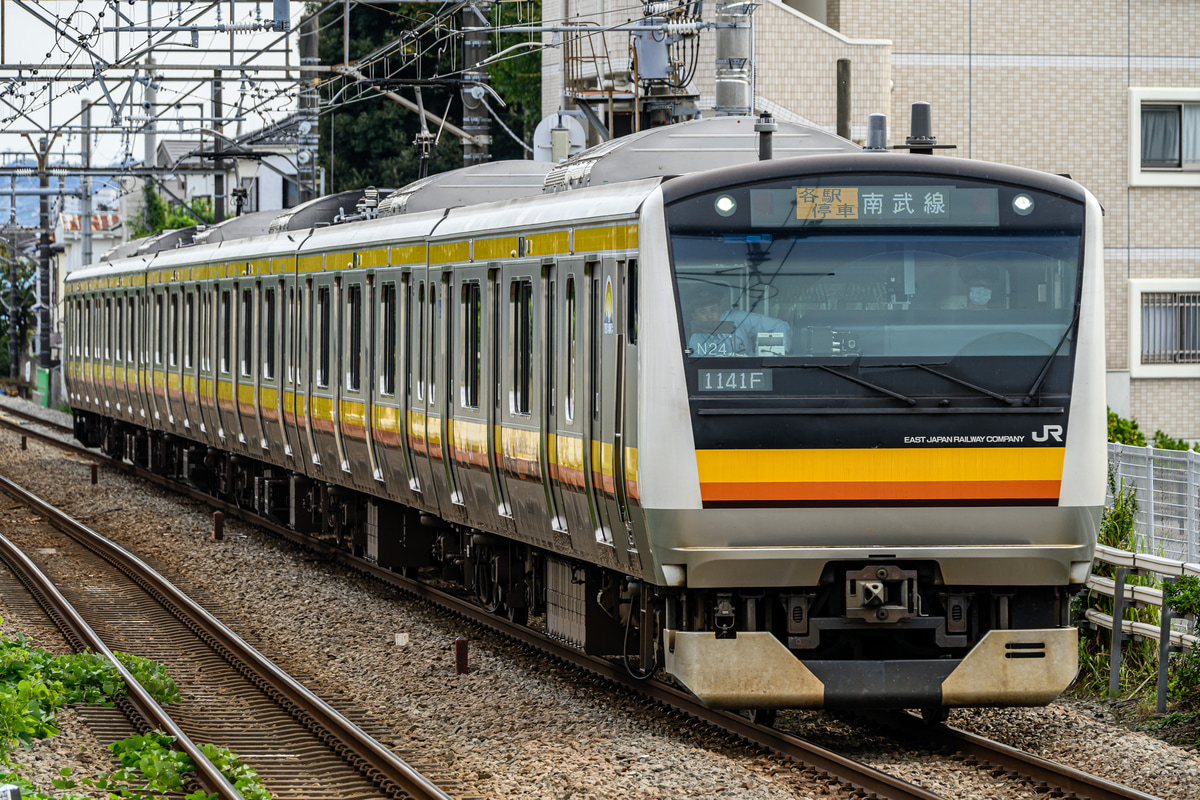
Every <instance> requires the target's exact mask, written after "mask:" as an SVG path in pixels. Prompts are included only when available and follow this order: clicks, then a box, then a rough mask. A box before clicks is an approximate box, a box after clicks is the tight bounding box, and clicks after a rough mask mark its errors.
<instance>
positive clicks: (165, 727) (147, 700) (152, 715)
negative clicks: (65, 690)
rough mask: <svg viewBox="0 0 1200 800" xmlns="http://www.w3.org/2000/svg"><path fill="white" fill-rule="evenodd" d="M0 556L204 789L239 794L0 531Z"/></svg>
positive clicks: (13, 490)
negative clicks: (171, 742) (121, 684)
mask: <svg viewBox="0 0 1200 800" xmlns="http://www.w3.org/2000/svg"><path fill="white" fill-rule="evenodd" d="M0 491H3V492H4V493H5V494H8V495H9V496H10V497H12V498H13V499H15V500H18V501H20V502H23V503H27V504H28V505H32V506H34V507H35V508H37V509H38V510H39V512H41V511H42V509H43V508H44V507H45V506H44V504H42V503H41V501H40V500H39V501H37V502H36V503H33V502H30V500H29V498H33V497H34V496H33V495H30V494H29V493H28V492H26V491H25V490H24V489H22V488H21V487H20V486H17V485H16V484H15V483H13V482H12V481H10V480H8V479H7V478H5V477H4V476H2V475H0ZM34 500H37V498H34ZM0 560H3V561H4V562H5V563H6V564H8V566H9V568H10V569H12V571H13V574H15V575H16V576H17V578H18V579H19V580H20V581H21V583H23V584H25V586H26V587H27V588H28V589H29V591H30V592H31V593H32V594H33V596H34V598H36V599H37V601H38V603H39V604H40V605H41V606H42V608H44V609H45V610H46V613H47V614H49V615H50V617H51V618H52V619H53V620H54V621H55V623H56V624H57V625H58V627H59V629H60V630H61V631H62V632H63V634H64V635H65V636H66V637H67V639H68V641H70V643H71V646H72V647H73V648H75V650H76V651H79V652H84V651H87V650H91V651H93V652H95V653H98V654H100V655H101V656H103V657H104V658H106V659H108V661H109V662H110V663H111V664H112V665H113V666H114V667H116V669H117V672H118V673H120V675H121V680H123V681H125V691H126V698H127V699H128V701H129V703H130V705H131V706H133V709H134V710H135V711H136V712H137V713H138V714H139V715H141V717H142V719H143V720H145V721H146V724H147V725H149V726H150V728H151V729H152V730H160V731H162V732H163V733H166V734H168V735H170V736H173V737H175V744H176V746H178V747H179V749H180V750H182V751H183V752H185V753H187V755H188V756H189V757H190V758H191V759H192V764H193V766H194V767H195V769H196V773H195V781H196V783H197V784H198V785H199V786H200V787H201V788H202V789H204V791H206V792H210V793H216V794H217V795H219V796H220V797H222V798H224V799H225V800H243V798H242V794H241V792H239V791H238V790H237V789H236V788H234V786H233V784H232V783H230V782H229V779H228V778H226V777H225V775H224V774H222V773H221V770H219V769H218V768H217V767H216V765H214V764H213V763H212V762H211V761H209V760H208V757H207V756H205V755H204V753H203V752H202V751H201V750H200V748H199V747H197V746H196V743H195V742H193V741H192V740H191V739H190V738H189V737H188V735H187V734H186V733H184V732H183V729H182V728H180V727H179V725H178V724H177V723H176V722H175V720H173V719H171V716H170V715H169V714H168V713H167V712H166V711H165V710H164V709H163V707H162V706H161V705H159V704H158V701H156V700H155V699H154V697H153V696H151V694H150V693H149V692H147V691H146V690H145V689H144V688H143V687H142V685H141V684H140V683H138V682H137V679H136V678H134V677H133V675H132V674H130V672H129V670H127V669H125V665H124V664H122V663H121V661H120V660H119V659H118V658H117V657H116V656H115V655H113V653H112V651H111V650H109V649H108V646H107V645H105V644H104V641H103V640H102V639H101V638H100V637H99V636H98V635H96V632H95V631H94V630H92V627H91V626H90V625H88V624H87V622H86V621H85V620H84V619H83V617H82V616H80V614H79V612H78V611H76V610H75V607H74V606H72V605H71V604H70V602H68V601H67V599H66V598H65V597H63V595H62V593H61V592H59V591H58V587H56V586H55V585H54V582H53V581H51V580H50V579H49V578H48V577H47V576H46V574H45V573H43V572H42V571H41V570H40V569H38V567H37V565H36V564H34V563H33V562H32V561H31V560H30V559H29V557H28V556H27V555H25V553H24V552H22V551H21V549H20V548H18V547H17V546H16V545H15V544H13V543H12V542H11V541H9V539H8V538H7V537H5V536H4V535H2V534H0Z"/></svg>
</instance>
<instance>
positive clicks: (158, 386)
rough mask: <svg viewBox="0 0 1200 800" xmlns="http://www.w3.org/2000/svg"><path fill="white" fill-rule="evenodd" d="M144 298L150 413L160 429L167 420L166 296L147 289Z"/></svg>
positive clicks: (153, 288)
mask: <svg viewBox="0 0 1200 800" xmlns="http://www.w3.org/2000/svg"><path fill="white" fill-rule="evenodd" d="M146 296H147V297H148V298H149V299H150V304H149V305H150V307H149V309H148V310H147V314H148V317H149V318H148V320H147V323H148V324H147V327H146V330H147V332H148V333H149V339H150V364H149V373H150V411H151V414H152V415H153V417H154V421H155V423H156V427H162V426H163V425H164V424H165V423H166V419H167V408H166V371H165V370H166V367H165V361H166V356H165V353H164V349H163V343H164V342H165V339H164V333H163V331H164V330H165V329H166V295H165V292H163V291H162V289H160V288H158V287H147V292H146Z"/></svg>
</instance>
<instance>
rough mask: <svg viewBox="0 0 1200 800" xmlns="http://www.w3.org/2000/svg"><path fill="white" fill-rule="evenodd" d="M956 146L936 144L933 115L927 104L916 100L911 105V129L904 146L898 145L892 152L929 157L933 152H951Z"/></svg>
mask: <svg viewBox="0 0 1200 800" xmlns="http://www.w3.org/2000/svg"><path fill="white" fill-rule="evenodd" d="M955 147H957V145H953V144H938V143H937V137H936V136H934V135H933V113H932V111H931V107H930V105H929V103H926V102H925V101H924V100H918V101H917V102H915V103H913V104H912V128H911V132H910V133H909V135H908V138H907V139H905V140H904V144H898V145H896V146H895V147H893V148H892V149H893V150H907V151H909V152H910V153H913V154H916V155H924V156H931V155H933V151H934V150H952V149H954V148H955Z"/></svg>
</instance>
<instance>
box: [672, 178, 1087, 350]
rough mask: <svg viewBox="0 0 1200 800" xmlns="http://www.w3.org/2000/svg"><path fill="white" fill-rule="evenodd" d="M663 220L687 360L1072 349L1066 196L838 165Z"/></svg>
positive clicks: (1077, 209)
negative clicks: (857, 172)
mask: <svg viewBox="0 0 1200 800" xmlns="http://www.w3.org/2000/svg"><path fill="white" fill-rule="evenodd" d="M948 180H951V181H953V183H947V181H948ZM939 181H940V182H939ZM667 220H668V228H669V232H670V240H671V249H672V258H673V264H674V272H675V280H676V285H677V289H678V299H679V310H680V314H681V320H682V323H683V330H682V335H683V344H684V352H685V354H686V356H687V357H688V358H689V359H698V358H725V357H758V358H766V359H769V358H782V357H787V358H796V357H800V358H806V357H830V356H841V357H845V356H862V357H883V358H889V357H892V358H897V359H902V360H905V359H928V358H937V359H945V358H952V357H955V356H960V355H985V356H986V355H994V356H1029V355H1045V356H1049V355H1050V354H1051V353H1056V354H1058V355H1061V356H1068V355H1069V354H1070V352H1071V341H1070V336H1069V332H1070V331H1071V329H1072V325H1073V322H1074V317H1075V308H1076V303H1077V286H1078V276H1079V270H1080V258H1081V242H1082V233H1083V207H1082V205H1081V204H1080V203H1078V202H1076V201H1074V200H1070V199H1066V198H1062V197H1059V196H1056V195H1050V194H1046V193H1040V192H1035V191H1030V190H1028V189H1023V188H1021V187H1012V186H1002V185H989V184H985V183H980V182H968V181H963V180H959V179H947V178H944V177H939V178H938V179H933V180H930V179H924V178H921V177H917V176H886V177H881V176H858V178H857V179H855V178H847V177H845V176H839V177H836V178H835V177H821V178H810V179H803V178H801V179H792V180H791V181H789V182H787V183H780V184H770V185H766V186H758V187H738V188H736V189H731V190H727V191H717V192H713V193H710V194H706V195H702V196H699V197H691V198H688V199H686V200H683V201H680V202H677V203H675V204H673V205H672V206H671V207H669V208H668V211H667Z"/></svg>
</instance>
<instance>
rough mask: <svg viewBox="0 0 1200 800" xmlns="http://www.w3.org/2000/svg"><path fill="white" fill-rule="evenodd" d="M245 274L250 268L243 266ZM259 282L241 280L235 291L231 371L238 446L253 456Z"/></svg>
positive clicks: (257, 451) (257, 440)
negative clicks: (238, 427) (233, 364)
mask: <svg viewBox="0 0 1200 800" xmlns="http://www.w3.org/2000/svg"><path fill="white" fill-rule="evenodd" d="M246 271H247V273H250V272H251V271H252V266H251V265H247V267H246ZM258 293H259V283H258V280H257V279H255V278H245V279H243V280H242V281H239V283H238V292H237V312H236V315H235V318H236V320H237V326H236V327H237V333H238V336H237V369H236V370H235V371H234V380H235V390H234V402H235V403H236V404H237V414H238V421H239V423H240V424H241V437H240V438H239V440H238V441H239V443H240V444H241V445H242V448H241V449H242V450H243V451H244V452H246V453H248V454H250V455H252V456H254V457H256V458H257V457H261V456H262V451H263V445H262V442H263V437H262V427H261V426H260V425H259V421H258V380H257V372H258V364H257V360H258V359H257V356H258V340H259V328H260V326H261V322H262V321H261V320H260V319H259V316H258Z"/></svg>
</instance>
